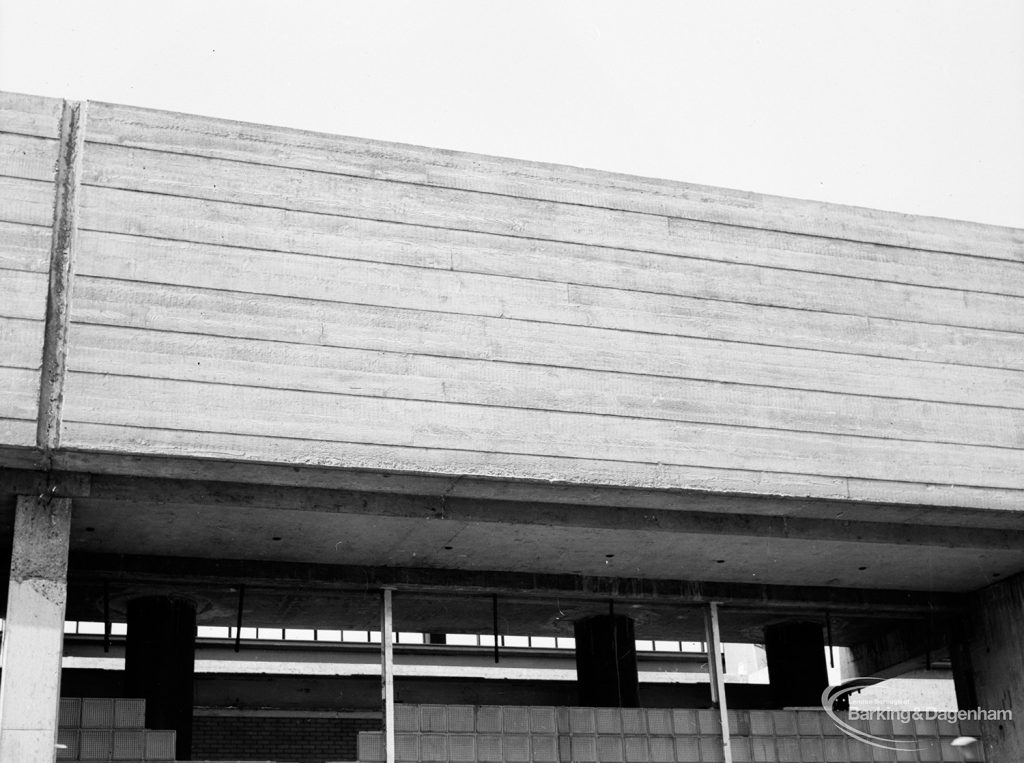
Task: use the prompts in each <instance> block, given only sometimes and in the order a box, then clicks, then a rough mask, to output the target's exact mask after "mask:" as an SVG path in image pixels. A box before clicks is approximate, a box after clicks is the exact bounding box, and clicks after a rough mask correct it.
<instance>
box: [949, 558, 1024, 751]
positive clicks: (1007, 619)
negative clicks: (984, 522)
mask: <svg viewBox="0 0 1024 763" xmlns="http://www.w3.org/2000/svg"><path fill="white" fill-rule="evenodd" d="M1022 631H1024V575H1017V576H1015V577H1013V578H1011V579H1009V580H1006V581H1003V582H1001V583H996V584H995V585H993V586H990V587H988V588H986V589H984V590H983V591H981V592H980V593H979V594H978V595H977V599H976V603H975V605H974V607H973V608H972V611H971V615H970V624H969V629H968V643H967V648H968V651H969V654H970V661H971V668H972V672H973V678H974V681H973V683H974V690H975V694H976V697H977V702H978V706H979V707H980V708H981V709H982V710H1008V711H1010V713H1011V714H1012V719H1002V720H991V721H984V722H983V723H982V739H983V740H984V745H985V760H987V761H989V763H1019V761H1022V760H1024V636H1022ZM961 709H971V708H961Z"/></svg>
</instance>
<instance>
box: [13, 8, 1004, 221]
mask: <svg viewBox="0 0 1024 763" xmlns="http://www.w3.org/2000/svg"><path fill="white" fill-rule="evenodd" d="M0 89H2V90H11V91H16V92H28V93H36V94H42V95H53V96H65V97H71V98H83V99H84V98H89V99H94V100H105V101H113V102H119V103H129V104H133V105H139V106H152V107H156V108H163V109H170V110H174V111H184V112H192V113H199V114H209V115H214V116H223V117H230V118H233V119H241V120H246V121H253V122H262V123H269V124H281V125H289V126H295V127H302V128H306V129H313V130H322V131H326V132H333V133H340V134H347V135H358V136H363V137H368V138H380V139H386V140H395V141H402V142H407V143H416V144H421V145H427V146H438V147H445V148H454V149H461V150H467V151H478V152H482V153H489V154H497V155H502V156H513V157H519V158H524V159H534V160H540V161H553V162H560V163H565V164H573V165H578V166H585V167H597V168H600V169H608V170H616V171H621V172H629V173H634V174H639V175H648V176H654V177H665V178H673V179H677V180H683V181H688V182H694V183H706V184H710V185H719V186H727V187H732V188H741V189H745V190H752V191H759V192H764V193H775V194H781V195H785V196H796V197H801V198H811V199H820V200H825V201H836V202H842V203H848V204H858V205H863V206H871V207H879V208H883V209H895V210H900V211H905V212H912V213H916V214H930V215H938V216H941V217H957V218H963V219H970V220H978V221H982V222H991V223H997V224H1002V225H1012V226H1016V227H1022V228H1024V2H1021V0H1004V1H1002V2H1000V1H997V0H991V1H986V0H961V1H960V2H942V1H941V0H857V1H856V2H830V1H829V0H806V1H801V0H774V1H772V0H762V1H761V2H755V1H747V2H744V1H740V0H736V1H735V2H730V1H724V2H713V1H711V0H708V1H707V2H667V1H664V2H640V1H638V0H633V2H628V3H627V2H624V1H623V2H527V1H525V0H516V1H515V2H486V1H484V0H476V2H470V1H469V0H465V1H461V2H456V1H454V0H450V1H446V2H427V1H426V0H421V1H420V2H392V1H388V2H344V1H343V0H334V1H331V2H327V1H319V2H314V1H312V0H291V2H284V1H283V0H279V1H275V2H271V1H270V0H262V1H261V0H244V1H238V2H236V1H235V0H231V1H228V0H198V1H197V0H176V1H175V2H158V1H157V0H147V1H145V2H140V1H139V0H132V1H128V0H125V1H121V2H119V1H115V0H80V1H78V2H73V1H72V0H66V2H54V1H53V0H0Z"/></svg>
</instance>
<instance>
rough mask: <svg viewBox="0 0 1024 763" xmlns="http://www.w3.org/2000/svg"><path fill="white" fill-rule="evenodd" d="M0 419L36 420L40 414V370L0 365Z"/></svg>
mask: <svg viewBox="0 0 1024 763" xmlns="http://www.w3.org/2000/svg"><path fill="white" fill-rule="evenodd" d="M0 389H2V390H3V391H4V392H3V394H2V395H0V419H21V420H25V421H33V422H34V421H35V420H36V418H37V417H38V415H39V372H38V371H32V370H29V369H24V368H5V367H3V366H0Z"/></svg>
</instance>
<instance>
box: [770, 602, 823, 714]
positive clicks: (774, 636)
mask: <svg viewBox="0 0 1024 763" xmlns="http://www.w3.org/2000/svg"><path fill="white" fill-rule="evenodd" d="M764 650H765V656H766V657H767V659H768V680H769V683H770V684H771V692H772V702H773V703H774V705H775V706H776V707H820V706H821V693H822V692H823V691H825V689H826V687H828V671H827V670H826V668H825V638H824V636H823V635H822V632H821V623H808V622H787V623H778V624H776V625H769V626H767V627H766V628H765V629H764Z"/></svg>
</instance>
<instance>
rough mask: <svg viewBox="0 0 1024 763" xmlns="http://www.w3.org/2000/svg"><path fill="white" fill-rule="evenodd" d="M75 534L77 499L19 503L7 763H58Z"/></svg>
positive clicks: (8, 658)
mask: <svg viewBox="0 0 1024 763" xmlns="http://www.w3.org/2000/svg"><path fill="white" fill-rule="evenodd" d="M70 531H71V500H70V499H68V498H53V499H49V500H47V499H46V498H42V499H41V498H38V497H28V496H20V497H19V498H18V504H17V514H16V517H15V525H14V544H13V549H12V553H11V578H10V584H9V587H8V594H7V614H6V623H5V632H4V640H3V655H2V658H3V673H2V675H0V761H2V762H3V763H8V761H11V762H12V763H13V762H14V761H17V763H51V762H52V761H53V759H54V744H55V743H56V740H57V709H58V704H59V698H60V661H61V650H62V647H63V643H64V605H65V602H66V599H67V569H68V540H69V537H70Z"/></svg>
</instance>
